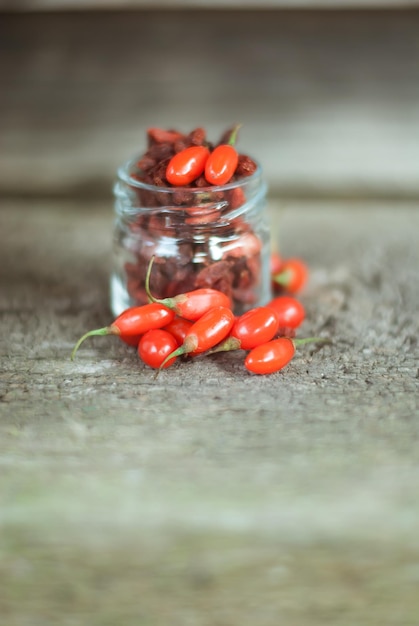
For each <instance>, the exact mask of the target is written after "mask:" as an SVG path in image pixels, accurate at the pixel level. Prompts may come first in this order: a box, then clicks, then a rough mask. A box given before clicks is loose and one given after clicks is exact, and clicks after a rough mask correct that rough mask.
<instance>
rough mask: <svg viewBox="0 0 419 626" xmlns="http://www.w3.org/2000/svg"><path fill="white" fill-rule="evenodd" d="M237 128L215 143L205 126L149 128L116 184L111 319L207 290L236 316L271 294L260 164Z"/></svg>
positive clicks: (264, 301)
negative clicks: (153, 300)
mask: <svg viewBox="0 0 419 626" xmlns="http://www.w3.org/2000/svg"><path fill="white" fill-rule="evenodd" d="M238 130H239V127H238V126H237V125H236V126H233V127H231V128H229V129H227V130H226V131H225V132H224V133H223V134H222V136H221V137H220V138H219V140H218V141H217V142H215V143H212V142H210V141H209V140H208V138H207V133H206V131H205V129H204V128H196V129H194V130H192V131H191V132H189V133H187V134H185V133H182V132H180V131H178V130H176V129H167V130H166V129H161V128H150V129H148V131H147V147H146V150H145V151H144V152H143V153H142V154H141V155H139V156H137V157H135V158H134V159H131V160H130V161H128V162H127V163H125V164H124V165H123V166H122V167H121V168H120V169H119V170H118V180H117V182H116V184H115V188H114V192H115V198H116V203H115V213H116V221H115V233H114V268H113V273H112V278H111V307H112V310H113V312H114V314H115V315H119V314H120V313H121V312H122V311H123V310H125V309H126V308H128V307H129V306H133V305H141V304H145V303H147V302H148V301H149V298H148V296H147V292H146V285H145V283H146V275H147V269H148V267H149V264H150V260H151V258H154V263H153V271H152V275H151V277H150V287H151V289H152V292H153V294H154V295H155V296H156V297H158V298H170V297H173V296H175V295H176V294H178V293H183V292H187V291H192V290H194V289H200V288H205V287H210V288H213V289H217V290H219V291H222V292H223V293H225V294H226V295H227V296H228V297H229V298H230V300H231V303H232V308H233V310H234V312H235V313H236V314H237V315H240V314H241V313H243V312H244V311H246V310H248V309H250V308H251V307H254V306H258V305H263V304H265V303H266V302H268V300H269V299H270V298H271V278H270V265H269V264H270V231H269V224H268V221H267V217H266V212H265V208H266V185H265V182H264V180H263V177H262V171H261V167H260V165H259V164H258V163H257V162H256V161H255V160H254V159H253V158H251V157H250V156H248V155H247V154H243V153H241V152H240V151H239V150H238V148H237V140H238Z"/></svg>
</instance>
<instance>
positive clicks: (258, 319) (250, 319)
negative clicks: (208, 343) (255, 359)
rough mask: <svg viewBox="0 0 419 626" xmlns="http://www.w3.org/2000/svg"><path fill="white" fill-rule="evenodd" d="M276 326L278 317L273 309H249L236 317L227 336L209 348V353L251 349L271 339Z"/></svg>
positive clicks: (261, 307)
mask: <svg viewBox="0 0 419 626" xmlns="http://www.w3.org/2000/svg"><path fill="white" fill-rule="evenodd" d="M278 327H279V322H278V318H277V316H276V313H275V311H274V310H273V309H269V308H268V307H264V306H260V307H256V308H254V309H250V310H249V311H246V313H243V315H240V317H238V318H236V320H235V322H234V324H233V326H232V329H231V331H230V334H229V335H228V337H227V338H226V339H224V341H222V342H221V343H220V344H218V345H217V346H215V347H214V348H213V349H212V350H210V353H214V352H227V351H230V350H251V349H252V348H255V347H256V346H259V345H260V344H261V343H266V342H267V341H270V340H271V339H273V338H274V337H275V335H276V333H277V331H278Z"/></svg>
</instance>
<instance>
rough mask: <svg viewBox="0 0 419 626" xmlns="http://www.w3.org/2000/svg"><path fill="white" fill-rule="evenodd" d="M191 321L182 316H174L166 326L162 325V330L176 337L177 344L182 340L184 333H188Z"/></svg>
mask: <svg viewBox="0 0 419 626" xmlns="http://www.w3.org/2000/svg"><path fill="white" fill-rule="evenodd" d="M192 324H193V322H191V321H190V320H187V319H185V318H184V317H179V316H177V315H176V316H175V317H174V319H173V320H172V321H171V322H169V324H167V325H166V326H163V330H167V332H169V333H170V334H171V335H173V337H174V338H175V339H176V341H177V342H178V344H179V345H180V344H181V343H183V342H184V340H185V337H186V335H187V334H188V332H189V330H190V328H191V326H192Z"/></svg>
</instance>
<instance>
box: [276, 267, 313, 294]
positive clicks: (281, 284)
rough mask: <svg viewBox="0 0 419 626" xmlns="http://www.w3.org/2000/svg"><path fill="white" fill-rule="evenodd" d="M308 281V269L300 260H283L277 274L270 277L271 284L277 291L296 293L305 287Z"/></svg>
mask: <svg viewBox="0 0 419 626" xmlns="http://www.w3.org/2000/svg"><path fill="white" fill-rule="evenodd" d="M307 280H308V267H307V265H306V263H305V262H304V261H303V260H302V259H298V258H292V259H285V260H284V262H283V264H282V268H281V270H280V272H279V273H278V274H274V275H273V276H272V281H273V283H274V284H275V285H276V286H277V288H279V289H281V288H282V289H283V290H285V291H288V292H289V293H297V292H298V291H301V289H302V288H303V287H305V285H306V283H307Z"/></svg>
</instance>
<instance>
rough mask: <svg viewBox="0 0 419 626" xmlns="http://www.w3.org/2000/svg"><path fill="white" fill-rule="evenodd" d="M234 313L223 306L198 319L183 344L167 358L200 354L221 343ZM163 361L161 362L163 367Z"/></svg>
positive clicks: (227, 331)
mask: <svg viewBox="0 0 419 626" xmlns="http://www.w3.org/2000/svg"><path fill="white" fill-rule="evenodd" d="M234 319H235V318H234V313H233V311H232V310H231V309H229V308H227V307H224V306H217V307H214V308H212V309H210V310H209V311H207V312H206V313H205V314H204V315H203V316H202V317H200V318H199V320H197V321H196V322H195V323H194V324H192V326H191V329H190V330H189V332H188V333H187V335H186V337H185V339H184V341H183V343H182V345H181V346H179V348H177V350H175V351H174V352H172V354H170V355H169V356H168V357H167V360H169V359H170V358H172V357H174V356H180V355H182V354H201V353H202V352H205V351H207V350H209V349H210V348H212V347H213V346H215V345H216V344H217V343H219V342H220V341H222V340H223V339H224V338H225V337H226V336H227V335H228V333H229V332H230V330H231V327H232V326H233V324H234ZM164 363H165V361H163V365H162V367H163V366H164Z"/></svg>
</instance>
